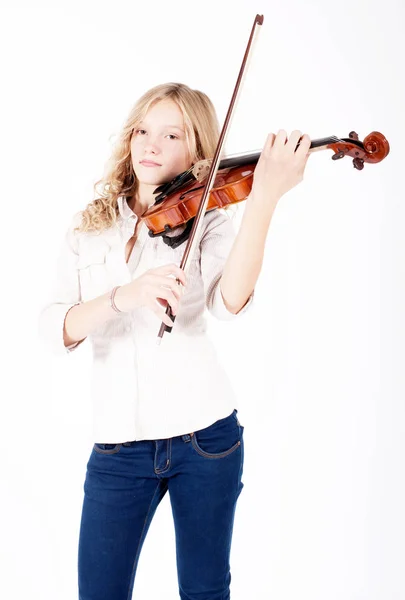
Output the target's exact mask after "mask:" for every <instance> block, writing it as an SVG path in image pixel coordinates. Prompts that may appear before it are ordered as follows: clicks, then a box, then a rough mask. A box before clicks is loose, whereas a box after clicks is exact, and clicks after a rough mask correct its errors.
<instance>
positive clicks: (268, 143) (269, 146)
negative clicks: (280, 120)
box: [262, 133, 276, 156]
mask: <svg viewBox="0 0 405 600" xmlns="http://www.w3.org/2000/svg"><path fill="white" fill-rule="evenodd" d="M275 138H276V136H275V135H274V133H269V134H268V135H267V138H266V141H265V143H264V146H263V150H262V154H264V155H265V156H267V155H268V154H269V152H270V150H271V149H272V147H273V144H274V140H275Z"/></svg>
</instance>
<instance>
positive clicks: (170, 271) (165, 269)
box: [153, 263, 187, 285]
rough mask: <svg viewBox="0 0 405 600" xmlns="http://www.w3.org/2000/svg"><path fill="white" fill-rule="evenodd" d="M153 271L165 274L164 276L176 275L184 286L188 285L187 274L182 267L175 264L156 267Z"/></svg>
mask: <svg viewBox="0 0 405 600" xmlns="http://www.w3.org/2000/svg"><path fill="white" fill-rule="evenodd" d="M153 270H154V271H158V272H160V273H163V274H164V275H175V276H176V278H177V279H180V281H181V283H182V284H183V285H186V282H187V280H186V274H185V273H184V271H183V269H180V267H179V266H177V265H175V264H174V263H169V264H168V265H162V266H161V267H156V269H153Z"/></svg>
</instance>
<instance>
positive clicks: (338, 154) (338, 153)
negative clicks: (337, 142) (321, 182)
mask: <svg viewBox="0 0 405 600" xmlns="http://www.w3.org/2000/svg"><path fill="white" fill-rule="evenodd" d="M344 155H345V153H344V152H343V150H340V152H336V154H334V155H333V156H332V160H339V158H343V157H344Z"/></svg>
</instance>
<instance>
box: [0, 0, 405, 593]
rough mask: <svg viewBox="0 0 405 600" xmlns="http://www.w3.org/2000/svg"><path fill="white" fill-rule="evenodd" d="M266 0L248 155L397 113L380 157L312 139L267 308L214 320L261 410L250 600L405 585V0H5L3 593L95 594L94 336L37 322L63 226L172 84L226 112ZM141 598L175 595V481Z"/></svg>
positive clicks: (226, 355)
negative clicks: (71, 334)
mask: <svg viewBox="0 0 405 600" xmlns="http://www.w3.org/2000/svg"><path fill="white" fill-rule="evenodd" d="M256 13H263V14H264V25H263V27H262V28H261V31H260V35H259V39H258V42H257V45H256V46H255V51H254V55H253V57H252V60H251V63H250V70H249V72H248V75H247V77H246V80H245V85H244V88H243V90H242V94H241V98H240V101H239V104H238V108H237V111H236V114H235V116H234V119H233V123H232V129H231V131H230V135H229V137H228V141H227V151H228V153H233V152H245V151H246V152H247V151H249V150H255V149H260V148H262V146H263V143H264V140H265V138H266V135H267V133H268V132H269V131H273V132H276V131H278V129H280V128H284V129H286V130H287V131H288V132H290V131H291V130H292V129H295V128H298V129H300V130H302V131H303V132H307V133H308V134H309V135H310V136H311V138H313V139H314V138H317V137H318V138H319V137H324V136H329V135H336V136H338V137H347V136H348V134H349V132H350V131H351V130H355V131H357V133H358V134H359V137H360V139H361V140H363V139H364V137H365V136H366V135H367V134H369V133H370V132H371V131H373V130H378V131H381V132H382V133H383V134H384V135H385V136H386V137H387V139H388V140H389V142H390V145H391V153H390V155H389V156H388V157H387V158H386V159H385V160H384V161H383V162H381V163H379V164H376V165H366V166H365V168H364V170H363V171H361V172H360V171H356V170H355V169H354V168H353V166H352V163H351V159H344V160H341V161H338V162H334V161H332V160H331V155H332V153H331V152H330V151H326V152H319V153H315V154H314V155H313V156H311V157H310V160H309V162H308V166H307V170H306V173H305V179H304V181H303V183H301V184H300V185H299V186H298V187H296V188H295V189H294V190H292V191H291V192H290V193H289V194H287V195H286V196H285V197H283V198H282V199H281V201H280V203H279V205H278V207H277V209H276V212H275V214H274V218H273V220H272V223H271V226H270V230H269V235H268V241H267V247H266V255H265V261H264V266H263V270H262V273H261V275H260V280H259V283H258V285H257V288H256V301H255V307H254V308H252V310H251V312H250V313H249V314H248V315H246V316H245V317H244V318H243V319H240V320H239V321H238V322H237V323H232V324H230V323H219V322H214V321H211V322H210V323H211V332H212V335H213V336H214V337H215V338H216V341H217V344H218V351H219V352H220V354H221V357H222V360H223V362H224V364H225V366H226V368H227V369H228V371H229V373H230V376H231V378H232V379H233V381H234V383H235V387H236V389H237V393H238V397H239V404H240V410H239V416H240V420H241V422H242V424H243V425H244V426H245V469H244V477H243V481H244V483H245V488H244V490H243V492H242V494H241V496H240V499H239V503H238V508H237V513H236V522H235V528H234V539H233V546H232V555H231V568H232V584H231V591H232V599H233V600H248V599H249V600H250V599H251V598H259V599H267V598H268V599H271V600H297V599H298V598H299V599H300V600H307V599H308V600H325V599H326V598H327V599H328V600H342V599H344V600H377V599H378V600H386V599H390V600H400V599H402V598H404V596H405V582H404V572H405V568H404V561H405V550H404V533H405V523H404V510H403V506H404V502H405V497H404V495H405V492H404V485H405V475H404V440H403V437H402V438H401V433H402V434H403V433H404V430H405V425H404V422H405V420H404V418H405V410H404V387H405V385H404V384H405V379H404V368H403V366H402V365H403V361H404V340H405V327H404V310H405V267H404V265H405V236H404V234H403V229H404V223H405V202H404V193H403V187H404V186H403V173H404V169H405V167H404V157H405V155H404V150H403V148H404V143H405V142H404V140H405V127H404V115H403V106H404V101H405V94H404V67H403V59H402V58H401V55H402V56H403V54H404V52H405V48H404V41H403V40H404V37H403V31H404V25H405V23H404V5H403V3H401V1H400V0H397V1H395V0H385V1H384V2H381V1H380V0H367V1H366V0H362V1H360V0H339V2H325V1H324V0H307V1H306V2H300V1H299V0H284V1H281V0H279V1H272V2H270V1H266V2H265V1H263V0H262V1H259V0H258V1H256V2H255V3H254V2H251V0H244V1H239V2H238V1H235V0H234V1H233V2H230V1H227V2H220V1H218V0H217V1H215V2H214V1H212V0H206V1H205V2H203V3H192V2H189V1H182V2H163V1H162V0H158V2H149V3H147V2H142V3H140V2H136V1H135V0H132V1H124V0H115V1H114V2H112V0H111V1H110V2H106V1H97V2H96V1H95V0H94V1H87V2H86V1H84V2H83V1H82V2H78V1H72V0H69V1H68V0H64V1H53V2H51V1H47V2H46V1H43V2H33V3H31V2H28V1H26V2H18V1H16V0H8V1H7V0H6V1H4V2H3V3H2V7H1V14H0V21H1V24H2V33H1V36H0V40H1V42H0V43H1V48H0V50H1V56H2V65H3V66H2V90H3V91H2V93H1V103H2V110H1V121H2V124H1V136H2V140H1V141H2V143H1V153H2V156H1V167H2V177H1V197H2V226H1V229H2V235H1V256H2V269H1V280H2V282H1V283H2V285H1V289H2V293H1V298H2V299H1V303H2V308H1V313H0V314H1V331H2V356H3V358H2V376H1V382H2V388H3V389H2V390H1V413H2V414H1V423H0V428H1V430H0V434H1V438H0V439H1V445H2V461H1V466H2V468H1V477H0V499H1V513H0V514H1V517H0V518H1V544H0V553H1V556H0V565H1V571H2V573H1V577H0V596H1V597H3V598H7V599H8V600H14V599H17V598H18V599H20V598H21V599H22V598H24V599H25V598H30V600H56V599H57V600H73V599H74V598H77V542H78V532H79V522H80V516H81V507H82V500H83V483H84V478H85V470H86V464H87V460H88V458H89V455H90V451H91V446H92V442H91V414H90V396H89V369H90V366H91V355H90V347H89V345H87V344H84V345H83V346H82V348H81V349H80V350H79V351H76V352H75V353H73V354H72V355H69V356H68V355H66V357H65V358H64V359H63V358H62V359H57V358H54V357H52V356H51V355H49V353H48V352H47V351H46V350H45V348H44V347H43V346H42V344H41V343H40V341H39V339H38V335H37V318H38V314H39V311H40V309H41V307H42V306H43V305H44V304H45V303H46V302H47V301H48V296H47V294H48V293H49V290H50V286H51V282H52V278H53V274H54V268H55V263H56V256H57V253H58V251H59V247H60V244H61V242H62V238H63V235H64V233H65V230H66V228H67V226H68V224H69V222H70V219H71V217H72V216H73V214H74V213H75V212H76V211H78V210H80V209H83V208H84V207H85V206H86V204H87V203H88V202H90V201H91V200H92V199H93V184H94V183H95V182H96V181H97V180H98V179H100V177H101V175H102V171H103V167H104V163H105V161H106V160H107V158H108V157H109V154H110V150H111V140H112V139H113V138H112V136H114V135H115V134H117V133H118V131H119V129H120V127H121V125H122V123H123V122H124V120H125V118H126V116H127V114H128V112H129V110H130V108H131V107H132V105H133V103H134V102H135V101H136V100H137V98H138V97H139V96H140V95H141V94H143V93H144V92H145V91H146V90H147V89H149V88H150V87H151V86H154V85H157V84H159V83H163V82H167V81H180V82H184V83H187V84H188V85H190V86H191V87H194V88H198V89H201V90H203V91H205V92H206V93H207V94H208V95H209V96H210V97H211V98H212V100H213V102H214V104H215V106H216V107H217V111H218V115H219V118H220V122H221V123H222V122H223V119H224V117H225V114H226V109H227V107H228V104H229V101H230V98H231V95H232V91H233V88H234V84H235V82H236V77H237V74H238V71H239V67H240V63H241V60H242V57H243V54H244V50H245V46H246V43H247V40H248V37H249V34H250V30H251V27H252V24H253V20H254V17H255V15H256ZM242 212H243V207H241V209H240V210H239V211H238V213H237V216H236V220H235V223H238V220H239V219H240V216H241V214H242ZM156 324H157V327H158V325H159V323H158V321H157V323H156ZM179 372H180V366H179ZM156 572H158V573H159V577H156ZM134 598H137V600H152V599H159V600H160V599H161V598H167V599H169V600H175V599H176V598H178V592H177V576H176V564H175V547H174V529H173V522H172V516H171V510H170V503H169V497H168V495H166V496H165V498H164V500H163V501H162V504H161V505H160V507H159V509H158V511H157V513H156V515H155V518H154V520H153V522H152V525H151V528H150V531H149V534H148V536H147V538H146V541H145V544H144V548H143V551H142V554H141V557H140V563H139V567H138V572H137V577H136V580H135V588H134ZM112 600H113V599H112Z"/></svg>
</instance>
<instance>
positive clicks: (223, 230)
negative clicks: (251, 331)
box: [200, 210, 254, 321]
mask: <svg viewBox="0 0 405 600" xmlns="http://www.w3.org/2000/svg"><path fill="white" fill-rule="evenodd" d="M205 219H206V220H207V227H206V229H205V231H204V233H203V235H202V238H201V242H200V249H201V273H202V278H203V281H204V289H205V303H206V306H207V308H208V310H209V311H210V313H211V314H212V315H213V316H214V317H216V318H217V319H220V320H221V321H230V320H232V319H235V318H237V317H239V316H240V315H242V314H244V313H245V312H246V311H247V310H248V309H249V307H250V306H251V304H252V301H253V296H254V292H252V294H251V295H250V296H249V298H248V300H247V302H246V304H245V305H244V306H243V307H242V308H241V310H240V311H239V312H237V313H231V312H230V311H229V310H228V309H227V307H226V306H225V303H224V299H223V296H222V293H221V286H220V280H221V277H222V272H223V269H224V266H225V262H226V260H227V258H228V256H229V253H230V251H231V249H232V245H233V242H234V239H235V230H234V226H233V224H232V222H231V219H230V217H229V216H228V215H227V214H226V212H225V211H219V210H213V211H210V212H209V213H207V215H206V216H205Z"/></svg>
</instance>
